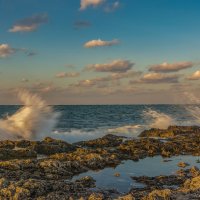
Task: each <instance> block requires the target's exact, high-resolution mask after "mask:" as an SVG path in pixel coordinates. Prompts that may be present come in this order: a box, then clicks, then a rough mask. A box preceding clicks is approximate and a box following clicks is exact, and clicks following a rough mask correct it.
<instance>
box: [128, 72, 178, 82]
mask: <svg viewBox="0 0 200 200" xmlns="http://www.w3.org/2000/svg"><path fill="white" fill-rule="evenodd" d="M178 78H179V76H178V75H166V74H160V73H149V74H145V75H144V76H143V77H142V78H140V80H139V81H131V83H136V82H137V83H177V82H178Z"/></svg>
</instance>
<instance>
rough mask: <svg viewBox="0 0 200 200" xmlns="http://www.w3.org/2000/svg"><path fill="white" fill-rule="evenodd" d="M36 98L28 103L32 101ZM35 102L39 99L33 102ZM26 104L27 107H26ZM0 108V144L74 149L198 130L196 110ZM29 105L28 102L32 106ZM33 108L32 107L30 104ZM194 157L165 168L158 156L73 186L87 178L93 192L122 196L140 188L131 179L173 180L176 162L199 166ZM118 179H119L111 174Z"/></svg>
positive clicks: (199, 109) (175, 159)
mask: <svg viewBox="0 0 200 200" xmlns="http://www.w3.org/2000/svg"><path fill="white" fill-rule="evenodd" d="M34 98H35V97H31V99H32V100H33V99H34ZM34 100H38V97H36V99H34ZM28 102H29V101H28ZM28 102H27V103H26V104H25V105H24V106H16V105H13V106H12V105H9V106H5V105H2V106H0V118H1V120H0V139H7V137H8V139H18V138H19V139H20V138H23V139H33V140H34V139H42V138H44V137H46V136H51V137H53V138H58V139H63V140H65V141H67V142H70V143H74V142H78V141H82V140H90V139H95V138H99V137H102V136H104V135H106V134H116V135H121V136H126V137H128V138H132V137H136V138H137V136H138V135H139V134H140V133H141V131H143V130H145V129H149V128H167V127H168V126H169V125H200V120H199V119H200V107H199V105H57V106H48V105H46V104H44V102H43V101H41V99H39V101H38V102H39V104H38V103H37V105H32V104H31V105H29V103H28ZM32 102H33V101H32ZM34 102H35V101H34ZM198 159H199V158H198V157H196V156H176V157H172V158H170V161H169V162H164V161H165V159H164V158H162V157H161V156H156V157H153V158H145V159H142V160H140V161H139V162H134V161H130V160H128V161H124V162H122V163H121V164H120V165H118V166H117V167H116V168H105V169H103V170H99V171H92V170H91V171H88V172H86V173H82V174H79V175H77V176H75V177H73V180H76V179H79V178H81V177H84V176H92V177H93V178H94V179H95V180H96V188H94V190H101V189H117V190H118V191H119V192H121V193H126V192H128V191H129V190H130V189H131V188H132V187H137V188H138V187H139V188H141V187H144V185H142V184H139V183H137V182H135V181H134V180H132V179H131V176H143V175H146V176H159V175H171V174H175V173H176V171H177V170H178V169H179V168H178V166H177V164H178V162H180V161H183V162H187V163H188V164H189V166H188V167H191V166H194V165H195V166H197V167H200V164H199V163H197V162H196V161H197V160H198ZM115 173H120V176H119V177H116V176H115V175H114V174H115Z"/></svg>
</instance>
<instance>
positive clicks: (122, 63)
mask: <svg viewBox="0 0 200 200" xmlns="http://www.w3.org/2000/svg"><path fill="white" fill-rule="evenodd" d="M133 66H134V63H133V62H131V61H129V60H113V61H112V62H110V63H105V64H92V65H89V66H88V67H87V68H86V70H93V71H96V72H119V73H120V72H121V73H123V72H126V71H128V70H130V69H131V68H132V67H133Z"/></svg>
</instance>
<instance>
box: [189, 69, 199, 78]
mask: <svg viewBox="0 0 200 200" xmlns="http://www.w3.org/2000/svg"><path fill="white" fill-rule="evenodd" d="M187 79H188V80H199V79H200V71H199V70H198V71H196V72H194V73H193V74H192V75H191V76H189V77H188V78H187Z"/></svg>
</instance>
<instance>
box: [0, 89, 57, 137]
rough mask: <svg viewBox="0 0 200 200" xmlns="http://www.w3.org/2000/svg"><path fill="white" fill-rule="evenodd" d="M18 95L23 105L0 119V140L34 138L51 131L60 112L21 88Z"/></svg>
mask: <svg viewBox="0 0 200 200" xmlns="http://www.w3.org/2000/svg"><path fill="white" fill-rule="evenodd" d="M18 96H19V99H20V100H21V102H22V103H23V104H24V106H23V107H22V108H20V109H19V110H18V111H17V112H16V113H14V114H13V115H11V116H7V117H6V118H5V119H1V120H0V140H5V139H28V140H31V139H33V140H34V139H41V138H43V137H44V136H46V135H48V134H50V133H52V130H53V128H54V127H55V126H56V124H57V120H58V117H59V116H60V114H59V113H56V112H54V111H53V109H52V107H51V106H48V105H47V104H46V102H45V101H44V100H42V99H41V98H40V97H39V96H38V95H36V94H31V93H30V92H28V91H26V90H22V91H19V93H18Z"/></svg>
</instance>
